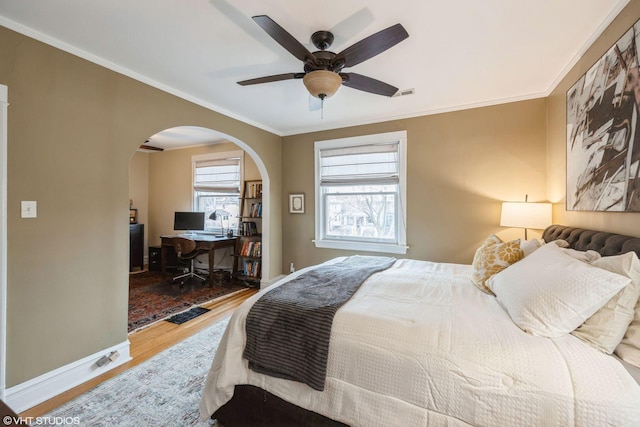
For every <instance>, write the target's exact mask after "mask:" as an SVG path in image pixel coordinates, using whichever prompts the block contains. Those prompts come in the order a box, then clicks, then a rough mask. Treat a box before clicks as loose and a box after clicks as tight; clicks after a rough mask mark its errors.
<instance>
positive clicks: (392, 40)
mask: <svg viewBox="0 0 640 427" xmlns="http://www.w3.org/2000/svg"><path fill="white" fill-rule="evenodd" d="M407 37H409V33H407V30H405V29H404V27H403V26H402V25H401V24H396V25H392V26H391V27H389V28H386V29H384V30H381V31H378V32H377V33H375V34H372V35H370V36H369V37H366V38H364V39H362V40H360V41H359V42H357V43H355V44H353V45H351V46H349V47H348V48H346V49H345V50H343V51H342V52H340V53H339V54H338V55H336V57H335V59H334V61H333V62H334V64H335V63H338V62H341V61H344V66H345V67H353V66H354V65H358V64H359V63H361V62H364V61H366V60H367V59H370V58H373V57H374V56H376V55H378V54H380V53H382V52H384V51H385V50H387V49H389V48H391V47H393V46H395V45H397V44H398V43H400V42H401V41H402V40H404V39H406V38H407Z"/></svg>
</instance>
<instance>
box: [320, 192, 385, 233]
mask: <svg viewBox="0 0 640 427" xmlns="http://www.w3.org/2000/svg"><path fill="white" fill-rule="evenodd" d="M376 187H377V191H376ZM379 187H393V186H371V187H369V188H367V190H368V191H367V192H361V193H360V194H358V193H354V192H351V191H346V190H347V189H349V188H350V189H351V190H354V189H355V188H356V187H331V188H330V189H327V190H326V192H325V213H326V214H325V236H326V237H328V238H350V239H354V240H362V239H364V240H367V239H373V240H384V241H393V242H395V241H396V240H397V236H396V224H395V218H396V194H395V193H388V192H382V191H381V189H380V188H379ZM334 190H335V191H334ZM394 190H395V189H394ZM387 191H388V190H387Z"/></svg>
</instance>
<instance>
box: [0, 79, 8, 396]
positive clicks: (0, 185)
mask: <svg viewBox="0 0 640 427" xmlns="http://www.w3.org/2000/svg"><path fill="white" fill-rule="evenodd" d="M8 92H9V91H8V88H7V86H5V85H0V399H3V400H4V392H5V388H6V378H5V374H6V367H7V347H6V344H7V107H8V106H9V101H8Z"/></svg>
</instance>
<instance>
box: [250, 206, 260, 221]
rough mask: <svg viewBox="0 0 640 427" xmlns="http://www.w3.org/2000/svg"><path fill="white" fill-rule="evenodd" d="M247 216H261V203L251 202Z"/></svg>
mask: <svg viewBox="0 0 640 427" xmlns="http://www.w3.org/2000/svg"><path fill="white" fill-rule="evenodd" d="M249 216H250V217H251V218H260V217H262V203H251V206H250V207H249Z"/></svg>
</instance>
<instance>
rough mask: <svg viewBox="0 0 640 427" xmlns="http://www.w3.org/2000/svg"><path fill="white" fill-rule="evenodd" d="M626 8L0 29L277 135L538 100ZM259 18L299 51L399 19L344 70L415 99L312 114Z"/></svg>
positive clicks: (569, 6)
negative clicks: (318, 38)
mask: <svg viewBox="0 0 640 427" xmlns="http://www.w3.org/2000/svg"><path fill="white" fill-rule="evenodd" d="M628 1H629V0H562V1H558V0H536V1H514V0H481V1H479V0H446V1H438V2H435V1H427V0H405V1H402V0H400V1H389V0H369V1H366V0H324V1H322V2H318V3H315V2H313V3H311V2H307V1H299V0H298V1H295V0H268V1H255V0H233V1H232V0H136V1H131V0H109V1H97V0H93V1H87V0H0V25H4V26H6V27H8V28H11V29H13V30H16V31H19V32H21V33H24V34H26V35H29V36H31V37H34V38H36V39H39V40H41V41H44V42H46V43H49V44H51V45H54V46H56V47H59V48H61V49H64V50H66V51H69V52H71V53H74V54H76V55H79V56H81V57H84V58H86V59H89V60H91V61H94V62H96V63H98V64H101V65H103V66H106V67H108V68H111V69H113V70H115V71H118V72H121V73H123V74H126V75H128V76H131V77H133V78H136V79H138V80H141V81H143V82H145V83H148V84H151V85H153V86H155V87H158V88H160V89H163V90H166V91H168V92H170V93H173V94H176V95H178V96H181V97H183V98H186V99H188V100H190V101H193V102H196V103H198V104H200V105H203V106H205V107H208V108H211V109H213V110H216V111H219V112H221V113H223V114H227V115H229V116H232V117H235V118H238V119H240V120H242V121H245V122H248V123H251V124H253V125H256V126H259V127H261V128H263V129H266V130H269V131H271V132H274V133H277V134H279V135H291V134H296V133H303V132H308V131H315V130H322V129H329V128H337V127H343V126H352V125H358V124H365V123H371V122H377V121H384V120H389V119H395V118H402V117H414V116H419V115H425V114H433V113H439V112H446V111H452V110H458V109H464V108H471V107H477V106H483V105H492V104H498V103H503V102H509V101H516V100H524V99H532V98H537V97H542V96H546V95H548V94H549V92H550V91H551V90H552V89H553V87H554V86H555V85H556V84H557V83H558V81H559V80H560V79H561V78H562V77H563V76H564V74H565V73H566V72H567V71H568V70H569V69H570V67H571V66H572V65H573V64H575V62H576V61H577V60H578V59H579V57H580V56H581V55H582V53H584V51H585V50H586V48H588V47H589V45H590V44H591V43H592V42H593V41H594V40H595V38H596V37H597V36H598V35H599V34H600V33H601V32H602V31H603V30H604V28H605V27H606V26H607V25H608V24H609V23H610V22H611V20H612V19H613V18H614V17H615V16H616V15H617V14H618V13H619V12H620V11H621V10H622V8H623V7H624V6H625V5H626V4H627V3H628ZM261 14H266V15H269V16H270V17H271V18H272V19H273V20H275V21H276V22H277V23H279V24H280V25H281V26H282V27H284V28H285V29H286V30H287V31H288V32H290V33H291V34H292V35H293V36H294V37H295V38H296V39H298V40H299V41H300V42H302V43H303V44H304V45H305V46H306V47H307V48H308V49H309V50H310V51H312V52H313V51H315V50H316V49H315V47H314V46H313V45H312V44H311V42H310V39H309V37H310V36H311V34H312V33H313V32H315V31H317V30H330V31H332V32H333V33H334V35H335V41H334V43H333V46H332V47H331V48H330V50H332V51H334V52H340V51H342V50H343V49H344V48H346V47H348V46H350V45H351V44H353V43H355V42H357V41H359V40H361V39H363V38H365V37H367V36H369V35H371V34H373V33H375V32H377V31H380V30H382V29H384V28H387V27H389V26H391V25H393V24H396V23H401V24H402V25H403V26H404V27H405V28H406V30H407V31H408V33H409V38H408V39H407V40H404V41H403V42H401V43H400V44H398V45H396V46H394V47H392V48H391V49H389V50H387V51H386V52H383V53H382V54H380V55H378V56H376V57H374V58H372V59H370V60H368V61H365V62H363V63H361V64H359V65H356V66H354V67H353V68H351V69H346V70H345V71H352V72H356V73H359V74H364V75H366V76H369V77H373V78H375V79H378V80H382V81H384V82H386V83H389V84H391V85H394V86H396V87H398V88H400V89H401V90H402V89H410V88H413V89H415V94H414V95H409V96H401V97H394V98H387V97H383V96H379V95H372V94H369V93H365V92H361V91H357V90H354V89H351V88H348V87H342V88H341V89H340V90H339V91H338V92H337V93H336V95H334V96H333V97H332V98H330V99H328V100H327V101H325V105H324V111H323V112H322V115H323V117H321V111H317V110H316V111H310V109H309V95H308V93H307V91H306V89H305V88H304V86H303V84H302V81H301V80H288V81H281V82H275V83H266V84H260V85H253V86H245V87H243V86H239V85H238V84H236V82H237V81H239V80H244V79H250V78H254V77H261V76H267V75H271V74H280V73H287V72H301V71H302V63H301V62H300V61H298V60H297V59H295V58H294V57H293V56H292V55H291V54H289V53H288V52H286V51H285V50H284V49H283V48H282V47H281V46H280V45H278V44H277V43H276V42H275V41H274V40H273V39H271V38H270V37H269V36H268V35H267V34H266V33H265V32H264V31H263V30H262V29H261V28H260V27H259V26H258V25H257V24H256V23H255V22H254V21H253V20H252V19H251V16H253V15H261Z"/></svg>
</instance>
